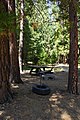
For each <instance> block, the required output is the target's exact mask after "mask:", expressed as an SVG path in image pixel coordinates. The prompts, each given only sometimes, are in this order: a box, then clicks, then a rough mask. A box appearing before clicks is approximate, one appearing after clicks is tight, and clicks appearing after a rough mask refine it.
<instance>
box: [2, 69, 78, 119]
mask: <svg viewBox="0 0 80 120" xmlns="http://www.w3.org/2000/svg"><path fill="white" fill-rule="evenodd" d="M64 69H65V70H64V71H61V72H55V80H42V82H43V83H45V84H46V85H48V86H49V87H50V89H51V93H50V94H49V95H46V96H42V95H37V94H35V93H33V92H32V85H33V84H35V83H39V82H40V79H39V77H38V76H31V75H29V73H27V72H24V73H23V74H22V75H21V77H22V80H23V81H24V84H19V85H14V86H13V90H14V91H15V92H16V95H15V96H14V99H13V100H12V102H11V103H10V104H9V103H7V104H3V105H0V120H80V95H71V94H68V93H67V91H66V89H67V79H68V72H67V69H66V67H64ZM55 71H56V69H55ZM79 93H80V80H79Z"/></svg>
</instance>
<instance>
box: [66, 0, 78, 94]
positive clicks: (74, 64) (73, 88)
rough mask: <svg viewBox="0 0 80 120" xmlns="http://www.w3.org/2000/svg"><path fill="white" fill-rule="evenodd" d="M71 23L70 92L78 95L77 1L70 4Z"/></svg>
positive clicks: (72, 0)
mask: <svg viewBox="0 0 80 120" xmlns="http://www.w3.org/2000/svg"><path fill="white" fill-rule="evenodd" d="M69 21H70V52H69V76H68V91H69V92H70V93H74V94H78V27H77V0H71V1H70V2H69Z"/></svg>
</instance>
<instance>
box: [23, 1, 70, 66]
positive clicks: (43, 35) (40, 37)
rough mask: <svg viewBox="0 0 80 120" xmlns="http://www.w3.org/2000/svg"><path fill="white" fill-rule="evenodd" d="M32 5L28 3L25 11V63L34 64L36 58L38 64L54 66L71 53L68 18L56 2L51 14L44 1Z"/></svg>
mask: <svg viewBox="0 0 80 120" xmlns="http://www.w3.org/2000/svg"><path fill="white" fill-rule="evenodd" d="M32 4H33V3H31V2H29V1H28V2H27V3H26V6H27V9H25V14H26V19H27V22H25V25H24V40H25V41H24V61H25V62H28V61H33V63H34V60H35V58H36V59H37V62H36V64H49V63H51V64H53V63H54V62H56V60H57V59H58V57H59V56H60V55H64V56H67V54H68V52H69V34H68V26H69V25H68V19H66V18H68V16H67V14H65V12H64V14H65V17H64V15H63V13H62V12H61V9H60V8H59V7H58V6H57V4H56V2H55V3H54V4H51V6H50V8H51V9H52V12H51V13H49V6H47V4H46V3H45V2H43V1H38V2H37V4H33V6H32ZM31 7H32V8H31ZM29 8H30V9H29ZM61 15H62V16H61Z"/></svg>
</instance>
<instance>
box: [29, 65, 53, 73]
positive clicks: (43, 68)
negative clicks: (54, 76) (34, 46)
mask: <svg viewBox="0 0 80 120" xmlns="http://www.w3.org/2000/svg"><path fill="white" fill-rule="evenodd" d="M29 67H30V74H32V72H35V73H36V74H37V73H39V72H40V71H44V72H45V71H46V68H47V69H49V70H50V71H52V69H53V68H54V66H46V65H29Z"/></svg>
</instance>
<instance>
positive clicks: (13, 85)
mask: <svg viewBox="0 0 80 120" xmlns="http://www.w3.org/2000/svg"><path fill="white" fill-rule="evenodd" d="M11 87H12V88H15V89H17V88H19V85H15V84H11Z"/></svg>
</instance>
